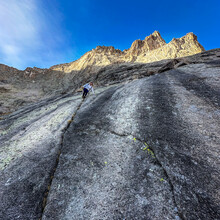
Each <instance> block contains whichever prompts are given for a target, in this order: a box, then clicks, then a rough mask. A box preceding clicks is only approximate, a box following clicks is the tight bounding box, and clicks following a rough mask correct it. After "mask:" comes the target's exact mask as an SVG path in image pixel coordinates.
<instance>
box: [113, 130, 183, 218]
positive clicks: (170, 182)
mask: <svg viewBox="0 0 220 220" xmlns="http://www.w3.org/2000/svg"><path fill="white" fill-rule="evenodd" d="M109 132H110V133H111V134H113V135H117V136H120V137H128V136H131V137H134V136H133V135H132V134H126V133H124V134H120V133H117V132H115V131H111V130H109ZM134 138H135V140H137V141H139V142H141V143H142V144H143V145H144V143H146V141H144V140H141V139H139V138H137V137H134ZM148 148H149V149H150V150H151V151H152V152H153V154H154V157H155V160H156V162H157V164H158V165H159V166H160V167H161V168H162V170H163V172H164V175H165V177H166V178H167V182H168V183H169V185H170V188H171V193H172V200H173V203H174V205H175V207H176V208H177V214H178V217H179V218H180V219H181V220H185V218H184V216H183V214H182V213H181V212H180V210H179V209H178V206H177V203H176V199H175V195H174V185H173V183H172V181H171V179H170V177H169V175H168V173H167V171H166V169H165V168H164V166H163V165H162V163H161V162H160V160H159V159H158V157H157V155H156V154H155V152H154V150H153V149H152V148H151V147H150V146H149V145H148Z"/></svg>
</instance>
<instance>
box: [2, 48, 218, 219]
mask: <svg viewBox="0 0 220 220" xmlns="http://www.w3.org/2000/svg"><path fill="white" fill-rule="evenodd" d="M178 64H179V65H178ZM158 72H160V73H159V74H157V73H158ZM219 73H220V50H219V49H217V50H212V51H207V52H203V53H201V54H198V55H194V56H191V57H186V58H180V59H175V60H164V61H160V62H155V63H150V64H115V65H111V66H108V67H105V68H103V69H102V70H100V71H99V73H98V75H97V76H94V78H92V77H91V75H89V76H88V77H90V78H89V79H94V81H96V82H99V84H98V83H97V84H98V85H105V84H113V85H112V86H111V87H107V88H100V89H97V93H96V95H94V96H90V97H88V98H87V99H86V100H85V102H83V104H82V105H81V107H80V108H79V109H78V107H79V106H80V103H81V98H80V97H79V96H78V97H77V96H72V95H70V94H69V95H68V94H67V95H63V96H56V97H54V98H50V99H46V100H44V101H41V102H38V103H36V104H34V105H33V106H28V107H25V108H22V109H20V110H19V111H17V112H14V113H12V114H10V115H9V116H3V118H2V120H1V122H0V129H1V136H0V143H1V146H0V155H1V160H0V162H1V163H0V164H1V168H2V170H1V171H0V172H1V173H0V219H6V220H7V219H22V220H23V219H39V218H40V217H41V216H42V219H44V220H46V219H77V220H78V219H187V220H188V219H189V220H194V219H202V220H203V219H204V220H207V219H215V220H217V219H219V218H220V213H219V206H220V195H219V192H220V189H219V186H220V181H219V180H220V165H219V164H220V163H219V162H220V161H219V155H220V144H219V143H220V109H219V107H220V84H219V81H220V75H219ZM146 76H148V77H146ZM141 78H142V79H141ZM16 80H18V81H19V78H17V79H16ZM122 82H123V83H122ZM4 83H5V82H4ZM116 83H120V84H116ZM114 84H115V85H114ZM53 85H55V83H54V84H53ZM66 85H67V84H66ZM77 109H78V111H77ZM76 111H77V113H76V115H75V117H74V120H73V121H72V122H71V123H68V120H70V119H71V117H72V115H73V114H74V113H75V112H76ZM64 128H67V130H66V129H65V130H63V129H64ZM62 136H63V138H62ZM61 139H63V141H61ZM145 143H146V144H147V146H146V144H145ZM60 149H61V154H60V156H59V157H57V156H58V155H59V150H60ZM56 161H57V162H56ZM57 164H58V166H57ZM54 171H55V174H54ZM51 176H54V178H52V185H51V178H50V177H51ZM48 185H49V186H50V185H51V186H50V187H49V196H48V198H47V194H45V192H47V187H48ZM46 198H47V200H46ZM43 201H46V202H47V203H46V208H45V209H44V212H43V209H42V204H43Z"/></svg>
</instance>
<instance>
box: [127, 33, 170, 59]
mask: <svg viewBox="0 0 220 220" xmlns="http://www.w3.org/2000/svg"><path fill="white" fill-rule="evenodd" d="M165 44H166V42H165V40H164V39H163V38H162V37H161V35H160V33H159V32H158V31H154V33H152V34H151V35H149V36H147V37H146V38H145V39H144V40H135V41H134V42H133V43H132V45H131V48H130V49H129V50H128V51H127V53H128V55H130V56H131V55H133V56H138V55H140V54H143V53H146V52H148V51H151V50H155V49H157V48H159V47H161V46H164V45H165Z"/></svg>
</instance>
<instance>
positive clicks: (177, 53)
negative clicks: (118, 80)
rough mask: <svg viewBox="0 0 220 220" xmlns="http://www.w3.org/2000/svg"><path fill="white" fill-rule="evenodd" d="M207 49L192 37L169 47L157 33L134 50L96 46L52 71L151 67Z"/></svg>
mask: <svg viewBox="0 0 220 220" xmlns="http://www.w3.org/2000/svg"><path fill="white" fill-rule="evenodd" d="M204 50H205V49H204V48H203V47H202V45H201V44H199V42H198V41H197V37H196V35H195V34H193V33H188V34H186V35H185V36H184V37H182V38H177V39H175V38H174V39H173V40H172V41H171V42H170V43H168V44H167V43H166V42H165V40H164V39H163V38H162V37H161V35H160V33H159V32H158V31H154V32H153V33H152V34H151V35H149V36H147V37H146V38H145V39H144V40H140V39H139V40H135V41H134V42H133V43H132V45H131V47H130V48H129V49H127V50H124V51H121V50H119V49H115V48H114V47H113V46H97V47H96V48H95V49H93V50H91V51H89V52H87V53H86V54H84V55H83V56H82V57H81V58H80V59H78V60H77V61H74V62H72V63H69V64H63V65H62V64H61V65H56V66H53V67H51V69H54V70H57V71H61V72H71V71H74V70H75V71H81V70H85V69H86V70H87V71H90V72H91V71H93V72H97V71H98V70H99V69H100V68H101V67H104V66H106V65H110V64H113V63H124V62H133V63H134V62H138V63H149V62H154V61H158V60H163V59H173V58H178V57H184V56H189V55H193V54H196V53H200V52H202V51H204Z"/></svg>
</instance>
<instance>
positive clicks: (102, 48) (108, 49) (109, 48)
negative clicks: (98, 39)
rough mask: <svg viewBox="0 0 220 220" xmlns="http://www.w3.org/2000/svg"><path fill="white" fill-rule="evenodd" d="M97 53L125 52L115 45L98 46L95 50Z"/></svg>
mask: <svg viewBox="0 0 220 220" xmlns="http://www.w3.org/2000/svg"><path fill="white" fill-rule="evenodd" d="M93 51H94V52H95V53H103V54H112V55H114V54H122V53H123V52H122V51H121V50H119V49H115V48H114V47H113V46H97V47H96V48H95V49H94V50H93Z"/></svg>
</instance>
